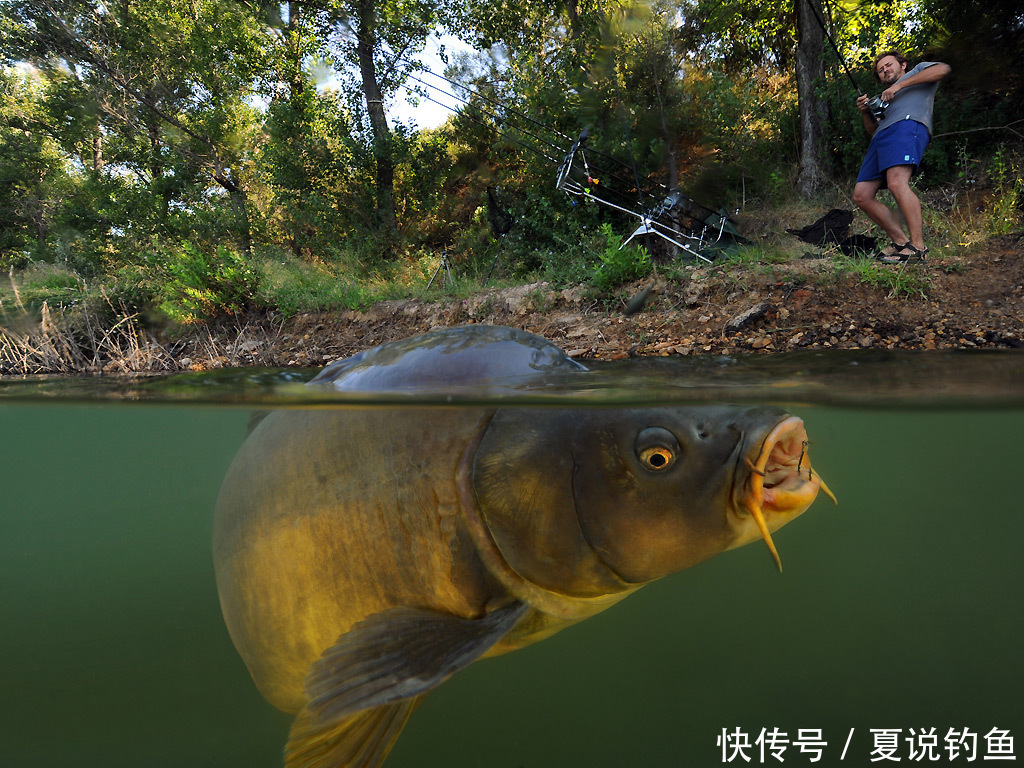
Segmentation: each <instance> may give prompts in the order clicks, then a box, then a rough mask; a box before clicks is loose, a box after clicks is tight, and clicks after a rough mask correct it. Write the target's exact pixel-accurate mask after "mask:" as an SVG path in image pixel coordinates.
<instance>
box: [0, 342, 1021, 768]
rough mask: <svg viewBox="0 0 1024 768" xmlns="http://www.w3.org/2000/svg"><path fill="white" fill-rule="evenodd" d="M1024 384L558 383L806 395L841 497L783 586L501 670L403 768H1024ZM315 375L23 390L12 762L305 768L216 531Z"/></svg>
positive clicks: (768, 379)
mask: <svg viewBox="0 0 1024 768" xmlns="http://www.w3.org/2000/svg"><path fill="white" fill-rule="evenodd" d="M1022 372H1024V358H1022V357H1020V356H1018V355H1014V354H1009V355H977V356H970V355H960V356H945V357H942V356H939V355H937V354H936V355H933V356H931V357H930V358H929V357H928V356H920V355H908V356H888V357H879V356H835V357H831V358H828V357H826V358H825V359H821V358H788V359H787V358H785V357H779V358H762V359H761V361H757V360H742V359H740V360H731V361H722V360H718V361H703V362H698V363H696V364H693V363H691V364H689V365H686V366H676V367H667V366H664V365H661V364H655V363H645V364H643V365H641V366H633V367H631V368H629V369H621V368H616V369H612V370H611V371H610V372H609V373H608V374H607V376H606V377H605V378H603V379H602V380H601V381H602V383H601V385H600V386H595V387H593V389H592V390H591V391H579V390H572V391H566V390H561V389H557V388H556V389H555V390H554V391H553V392H551V393H545V396H546V397H548V398H549V400H550V399H553V400H557V401H558V402H563V403H565V402H586V403H588V404H593V405H595V407H606V406H610V405H612V404H614V403H618V402H623V401H625V400H630V401H631V402H632V401H642V402H670V401H683V400H692V399H697V400H701V399H716V400H722V399H725V400H733V399H735V400H745V401H756V402H766V403H767V402H771V403H775V404H779V405H783V406H784V407H786V408H788V409H789V410H791V411H792V412H793V413H795V414H797V415H799V416H801V417H802V418H803V419H804V421H805V422H806V425H807V430H808V433H809V435H810V439H811V440H812V441H813V446H812V449H811V450H812V456H813V460H814V466H815V468H816V470H817V471H819V472H820V474H822V475H823V476H824V478H825V479H826V480H827V482H828V484H829V485H830V487H831V488H832V490H833V491H835V493H836V494H837V495H838V497H839V500H840V505H839V506H838V507H835V508H834V507H832V506H831V504H829V503H828V501H827V500H826V499H824V498H819V500H818V501H817V502H816V503H815V505H814V506H813V507H812V508H811V510H810V511H809V512H808V513H806V514H805V515H804V516H803V517H801V518H800V519H799V520H797V521H795V522H794V523H793V524H791V525H789V526H787V527H785V528H784V529H782V530H781V531H779V532H778V533H776V534H775V542H776V544H777V545H778V548H779V551H780V553H781V556H782V559H783V562H784V565H785V573H784V574H782V575H780V574H778V573H776V572H775V570H774V568H773V566H772V563H771V560H770V558H769V556H768V554H767V553H766V552H765V549H764V547H763V546H759V545H754V546H749V547H745V548H742V549H739V550H735V551H732V552H726V553H724V554H722V555H720V556H718V557H716V558H714V559H712V560H711V561H709V562H707V563H704V564H702V565H700V566H697V567H696V568H693V569H691V570H688V571H684V572H682V573H679V574H676V575H675V576H672V577H669V578H667V579H664V580H662V581H660V582H658V583H655V584H652V585H650V586H648V587H645V588H644V589H643V590H641V591H640V592H638V593H637V594H636V595H634V596H631V597H630V598H628V599H627V600H625V601H624V602H622V603H621V604H619V605H617V606H615V607H613V608H611V609H610V610H608V611H606V612H605V613H603V614H600V615H598V616H596V617H594V618H592V619H589V620H587V621H585V622H583V623H581V624H579V625H577V626H574V627H570V628H569V629H567V630H565V631H564V632H562V633H561V634H559V635H556V636H555V637H553V638H551V639H549V640H546V641H544V642H542V643H539V644H537V645H535V646H532V647H529V648H527V649H524V650H522V651H518V652H516V653H513V654H510V655H506V656H503V657H501V658H498V659H493V660H486V661H483V662H480V663H478V664H474V665H472V666H471V667H470V668H469V669H468V670H466V671H464V672H462V673H460V674H458V675H456V677H455V678H453V679H452V680H451V681H449V682H447V683H445V684H444V685H443V686H441V687H440V688H439V689H438V690H436V691H434V692H433V693H431V694H430V695H429V696H428V697H427V698H426V700H425V703H424V704H423V706H422V707H420V709H419V710H418V711H417V713H416V714H415V715H414V716H413V718H412V720H411V721H410V723H409V725H408V726H407V727H406V729H405V731H404V733H403V735H402V737H401V738H400V740H399V742H398V745H397V747H396V748H395V750H394V752H393V753H392V755H391V757H390V758H389V760H388V762H387V766H388V768H401V767H402V766H450V767H453V768H454V767H461V766H465V767H466V768H469V767H471V766H488V767H491V766H493V767H495V768H506V767H507V768H518V767H519V766H530V767H533V766H536V767H541V766H552V767H554V766H609V767H611V766H617V767H618V766H622V767H625V766H713V765H722V764H726V762H727V760H728V758H730V757H732V758H733V759H732V762H733V763H734V764H747V763H744V762H743V760H742V759H741V758H739V757H738V755H736V754H735V751H736V750H735V747H737V746H738V745H739V744H740V743H741V742H742V740H743V738H744V737H746V738H748V739H749V742H750V747H749V748H748V749H746V750H745V753H746V755H747V756H748V757H750V758H751V761H750V763H749V764H753V765H757V764H772V765H775V764H778V761H777V760H775V759H773V758H772V757H771V756H770V754H767V753H766V754H765V756H764V758H763V759H762V757H761V754H760V746H759V745H758V744H757V743H756V741H757V739H758V735H759V734H760V733H761V730H762V729H767V730H768V731H771V729H773V728H778V729H779V733H780V736H781V735H783V734H784V735H785V737H786V738H788V740H789V741H790V742H793V741H797V740H798V737H800V736H801V735H802V736H804V737H805V738H804V739H803V740H804V741H808V742H809V741H812V740H813V739H811V736H812V735H813V734H806V733H805V734H800V731H801V729H815V730H817V731H820V737H821V738H820V740H821V741H824V742H825V745H824V747H821V748H822V749H823V752H822V755H823V756H822V759H821V760H820V761H819V762H817V763H816V764H817V765H869V764H871V763H872V759H873V758H875V759H877V758H878V755H879V753H878V752H877V748H878V741H877V739H878V738H879V734H878V733H872V731H871V729H891V730H890V732H889V734H890V735H889V736H888V737H886V736H885V735H882V738H883V739H884V738H890V739H891V743H892V744H894V745H895V747H894V749H893V751H891V752H890V754H892V755H893V756H896V757H900V758H901V760H902V762H911V761H913V760H914V758H915V755H918V756H920V755H922V754H923V750H925V749H927V744H928V742H929V739H934V740H935V744H936V748H935V750H934V754H935V755H936V756H937V757H938V758H939V759H938V760H929V759H927V756H926V759H925V760H924V762H930V763H931V764H939V765H945V764H951V765H956V764H961V763H966V762H967V754H966V753H963V752H961V753H960V754H957V755H954V753H953V752H951V751H950V748H949V746H948V744H947V742H946V736H947V734H948V732H949V730H950V729H951V728H952V729H955V730H958V731H961V732H962V731H964V730H965V729H966V730H967V732H968V734H969V735H970V734H975V735H976V741H977V747H976V758H977V761H978V762H979V763H980V762H982V761H983V758H984V757H985V756H989V757H991V756H998V755H1000V754H1001V755H1003V756H1005V755H1006V754H1007V750H1008V749H1009V750H1010V752H1011V753H1012V754H1013V755H1014V756H1016V757H1018V758H1021V757H1022V756H1024V755H1022V752H1024V745H1022V738H1024V700H1022V696H1021V691H1022V689H1024V661H1022V653H1021V638H1022V636H1024V611H1022V608H1021V605H1022V600H1021V594H1022V588H1024V557H1022V554H1021V552H1022V548H1024V502H1022V500H1021V490H1020V484H1021V478H1022V476H1024V451H1022V449H1021V441H1022V435H1024V375H1022ZM302 378H303V376H302V375H296V374H294V373H293V374H287V373H284V372H266V373H264V374H262V375H260V376H254V375H252V374H232V375H224V374H221V375H209V376H198V377H184V378H177V379H174V380H172V381H170V382H168V381H166V380H164V381H160V382H155V381H146V382H134V383H131V384H126V383H124V382H119V383H116V384H114V385H107V384H104V383H99V384H98V383H97V382H95V381H86V382H71V383H68V382H63V383H60V382H51V381H30V382H19V381H2V382H0V424H2V429H3V438H2V440H0V765H2V766H19V767H20V766H24V767H25V768H35V767H42V766H61V767H62V768H63V767H65V766H76V767H84V766H104V767H105V768H111V767H113V766H125V767H129V766H130V767H132V768H135V767H136V766H147V767H149V768H156V767H159V766H246V768H259V767H260V766H267V768H270V767H271V766H278V765H280V761H281V758H280V755H281V750H282V747H283V744H284V742H285V739H286V736H287V733H288V728H289V724H290V718H289V717H288V716H287V715H284V714H282V713H279V712H277V711H276V710H274V709H273V708H271V707H270V706H269V705H268V704H266V703H265V702H264V701H263V699H262V698H261V697H260V695H259V693H258V692H257V691H256V689H255V687H254V686H253V684H252V681H251V679H250V678H249V675H248V673H247V671H246V669H245V667H244V666H243V664H242V662H241V660H240V659H239V657H238V655H237V653H236V652H235V649H234V648H233V646H232V644H231V641H230V639H229V637H228V635H227V632H226V630H225V628H224V624H223V620H222V618H221V614H220V609H219V606H218V601H217V592H216V586H215V583H214V576H213V565H212V561H211V549H210V526H211V515H212V510H213V506H214V502H215V500H216V497H217V491H218V488H219V485H220V481H221V479H222V477H223V475H224V473H225V470H226V469H227V467H228V464H229V463H230V461H231V459H232V456H233V455H234V453H235V451H236V450H237V449H238V447H239V446H240V445H241V443H242V441H243V439H244V437H245V434H246V424H247V421H248V418H249V414H250V412H251V410H252V409H253V408H254V407H257V406H266V405H267V404H277V405H286V406H294V405H296V404H298V403H299V401H300V399H301V398H302V397H303V394H302V393H301V392H298V391H297V390H298V389H299V387H300V385H299V384H296V383H294V381H293V382H292V383H291V384H288V381H289V379H292V380H295V381H297V380H301V379H302ZM624 379H625V383H622V382H623V380H624ZM465 394H466V393H460V395H459V397H456V398H455V400H456V402H458V401H459V398H460V397H462V396H465ZM495 397H503V398H508V397H512V395H509V394H508V393H501V394H500V395H495ZM320 404H321V405H322V406H327V405H330V406H331V407H344V403H340V402H332V403H320ZM360 404H361V405H365V404H366V403H364V402H361V403H360ZM400 413H401V411H400V409H399V410H398V411H397V415H396V420H395V428H396V429H400V428H401V418H400ZM851 729H853V730H852V736H851ZM912 729H913V730H912ZM931 729H934V731H932V730H931ZM993 729H1000V730H997V731H993ZM723 730H725V731H726V732H727V736H728V738H727V740H726V741H725V744H724V749H725V752H724V753H723V745H722V743H721V742H720V741H719V739H720V737H721V736H722V734H723ZM893 731H898V733H896V734H895V735H893ZM1002 731H1005V732H1008V735H1007V737H1005V738H1002V740H1000V739H1001V732H1002ZM1006 738H1013V739H1015V741H1014V742H1012V743H1009V742H1007V741H1006ZM848 739H849V744H848V745H847V740H848ZM780 743H781V742H780ZM844 749H845V750H846V758H845V760H842V761H841V760H840V756H841V754H842V753H843V751H844ZM968 751H969V750H968ZM781 754H782V757H783V758H784V764H786V765H810V764H812V761H811V758H812V757H813V756H814V754H813V753H812V752H802V751H801V750H800V747H799V745H797V744H792V743H791V744H789V745H788V747H787V748H786V749H785V751H784V752H783V753H781Z"/></svg>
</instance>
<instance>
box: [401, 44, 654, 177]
mask: <svg viewBox="0 0 1024 768" xmlns="http://www.w3.org/2000/svg"><path fill="white" fill-rule="evenodd" d="M403 60H404V61H406V62H409V63H416V62H412V60H411V59H403ZM418 66H419V67H422V69H419V70H418V71H421V72H425V73H427V74H429V75H432V76H433V77H436V78H437V79H438V80H443V81H444V82H446V83H448V84H450V85H452V86H454V87H455V88H458V89H462V90H465V91H468V92H469V93H470V94H472V95H475V96H476V97H477V98H479V99H481V100H482V101H484V102H487V103H488V104H491V105H493V106H494V107H495V108H497V109H500V110H502V111H503V112H506V113H507V114H509V115H512V116H516V117H521V118H522V119H523V120H526V121H527V122H529V123H532V124H533V125H536V126H537V127H539V128H542V129H543V130H545V131H547V132H549V133H552V134H554V135H555V136H558V137H559V138H561V139H565V140H566V141H569V142H575V141H576V140H575V139H573V138H572V137H571V136H569V135H567V134H565V133H562V132H561V131H559V130H558V129H556V128H552V127H551V126H549V125H546V124H545V123H542V122H540V121H538V120H536V119H534V118H532V117H530V116H529V115H527V114H525V113H523V112H519V111H518V110H515V109H512V108H511V107H509V106H507V105H505V104H502V103H501V102H500V101H497V100H496V99H493V98H490V97H488V96H486V95H484V94H483V93H482V92H481V91H480V90H478V89H475V88H471V87H470V86H468V85H464V84H462V83H459V82H457V81H455V80H452V79H451V78H449V77H445V76H444V75H441V74H438V73H437V72H435V71H434V70H432V69H431V68H430V67H427V66H426V65H423V64H418ZM408 76H409V77H410V78H412V79H414V80H416V81H417V82H418V83H421V84H423V85H425V86H427V87H428V88H433V89H435V90H437V91H438V92H440V93H444V94H445V95H450V96H452V97H453V98H455V99H458V100H460V101H462V102H463V103H464V104H469V100H468V99H463V98H461V97H459V96H456V95H455V94H454V93H449V92H448V91H445V90H444V89H443V88H441V87H440V86H437V85H434V84H433V83H427V82H425V81H423V80H422V79H420V78H418V77H416V76H415V75H413V74H411V73H409V74H408ZM620 98H621V97H620ZM435 103H436V102H435ZM442 106H445V107H447V108H449V109H450V107H448V106H447V105H442ZM452 111H454V110H452ZM517 130H519V131H521V132H522V133H524V134H526V135H528V136H530V137H531V138H534V139H536V140H537V141H540V142H541V143H544V144H547V145H548V146H550V147H552V148H554V149H557V150H559V151H560V152H561V151H564V150H563V148H562V147H560V146H558V145H557V144H554V143H552V142H550V141H547V140H546V139H542V138H540V137H538V136H535V135H534V134H531V133H530V132H528V131H526V130H524V129H522V128H518V127H517ZM588 152H590V154H591V155H593V156H596V157H602V158H604V159H606V160H610V161H612V162H613V163H616V164H618V165H620V166H622V167H623V168H625V169H627V170H629V171H632V172H633V174H634V176H636V168H635V166H630V165H629V164H628V163H625V162H623V161H622V160H620V159H618V158H617V157H614V156H613V155H609V154H607V153H605V152H602V151H600V150H598V149H594V148H589V149H588ZM595 168H597V166H595ZM598 170H599V171H600V175H601V176H605V177H607V178H611V179H614V180H615V181H618V182H619V183H620V184H622V185H623V186H626V187H629V186H630V183H629V182H628V181H626V179H624V178H622V177H621V176H619V175H617V174H615V173H614V172H612V171H610V170H608V169H606V168H599V169H598ZM654 183H655V184H656V185H657V186H660V187H661V188H662V189H663V190H664V191H666V192H667V191H670V190H669V189H668V187H666V186H665V185H663V184H658V183H656V182H654ZM635 186H636V189H637V192H638V194H648V195H650V194H651V193H649V192H644V190H643V188H642V186H641V185H640V184H639V182H637V183H636V184H635ZM619 194H621V195H623V196H624V197H628V195H626V194H625V193H621V192H620V193H619ZM652 196H653V195H652Z"/></svg>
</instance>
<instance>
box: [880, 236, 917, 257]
mask: <svg viewBox="0 0 1024 768" xmlns="http://www.w3.org/2000/svg"><path fill="white" fill-rule="evenodd" d="M908 245H910V241H909V240H907V242H905V243H904V244H903V245H900V244H899V243H897V242H896V241H895V240H893V241H892V242H891V243H889V244H888V245H887V246H885V248H883V249H882V250H880V251H878V252H877V253H875V259H876V260H877V261H885V260H887V259H890V258H892V257H893V256H895V255H896V254H897V253H899V252H900V251H902V250H903V249H904V248H906V247H907V246H908Z"/></svg>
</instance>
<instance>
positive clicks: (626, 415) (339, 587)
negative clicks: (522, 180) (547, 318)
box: [213, 326, 820, 767]
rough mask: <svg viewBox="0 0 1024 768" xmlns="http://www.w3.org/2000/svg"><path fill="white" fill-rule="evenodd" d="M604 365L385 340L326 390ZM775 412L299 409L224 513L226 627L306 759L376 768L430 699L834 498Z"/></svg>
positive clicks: (233, 485) (517, 341) (256, 434)
mask: <svg viewBox="0 0 1024 768" xmlns="http://www.w3.org/2000/svg"><path fill="white" fill-rule="evenodd" d="M566 373H568V374H570V375H586V369H585V368H584V367H583V366H581V365H579V364H578V363H576V362H574V361H573V360H571V359H570V358H568V357H567V356H566V355H564V353H562V352H561V350H559V349H558V348H557V347H556V346H555V345H553V344H550V343H549V342H547V341H545V340H543V339H540V338H539V337H536V336H532V335H530V334H526V333H524V332H522V331H516V330H513V329H507V328H488V327H480V326H470V327H467V328H462V329H449V330H446V331H442V332H438V333H434V334H427V335H426V336H422V337H416V338H414V339H410V340H406V341H403V342H397V343H396V344H392V345H383V346H381V347H377V348H375V349H373V350H369V351H367V352H365V353H360V354H359V355H357V356H355V357H354V358H350V359H349V360H347V361H341V362H339V363H336V364H334V365H332V366H329V367H328V368H327V369H325V370H324V371H323V372H322V373H321V374H320V376H318V377H317V378H316V379H314V381H313V382H311V384H312V385H313V386H328V385H329V386H333V387H336V388H339V389H347V390H352V391H367V390H374V391H376V390H379V389H381V388H386V389H388V390H391V391H408V390H409V389H416V388H420V387H422V386H424V385H425V384H426V385H429V386H434V387H437V386H472V385H473V384H475V383H480V382H486V383H487V384H488V385H490V384H495V383H497V384H499V385H500V384H501V383H502V382H503V381H506V380H510V379H514V380H517V381H521V380H525V379H528V380H531V381H533V382H535V383H536V384H537V385H538V386H540V385H542V384H543V382H544V380H545V377H547V376H552V375H562V374H566ZM805 449H806V434H805V433H804V431H803V425H802V422H800V420H799V419H798V418H796V417H793V416H790V415H788V414H787V413H785V412H784V411H781V410H779V409H776V408H765V407H748V406H724V405H711V406H689V407H665V408H607V409H605V408H542V407H533V408H530V407H500V408H494V407H482V406H465V407H457V408H445V407H423V406H407V407H406V406H403V407H396V408H387V407H380V408H376V407H372V408H366V407H364V408H358V409H342V408H336V409H325V410H302V409H296V410H281V411H276V412H273V413H271V414H270V415H269V416H268V417H267V418H265V419H263V420H262V421H261V422H260V423H259V424H258V425H257V426H256V427H255V429H254V430H253V431H252V433H251V434H250V435H249V437H248V439H247V440H246V442H245V444H244V445H243V446H242V448H241V449H240V451H239V453H238V455H237V456H236V457H235V460H234V462H233V463H232V466H231V468H230V470H229V471H228V474H227V476H226V477H225V480H224V483H223V486H222V489H221V494H220V497H219V499H218V503H217V510H216V514H215V520H214V542H213V548H214V559H215V566H216V573H217V584H218V591H219V593H220V598H221V606H222V609H223V613H224V618H225V622H226V624H227V626H228V630H229V632H230V634H231V637H232V640H233V641H234V643H235V646H236V648H237V649H238V651H239V654H240V655H241V656H242V659H243V660H244V661H245V663H246V665H247V666H248V668H249V670H250V672H251V674H252V676H253V679H254V681H255V682H256V685H257V687H258V688H259V689H260V691H261V692H262V694H263V695H264V696H265V697H266V698H267V700H268V701H270V702H271V703H272V704H274V705H275V706H277V707H279V708H281V709H283V710H285V711H288V712H292V713H295V714H296V720H295V723H294V725H293V728H292V732H291V735H290V739H289V743H288V746H287V749H286V764H287V765H294V766H298V765H303V766H324V767H326V766H346V765H352V766H355V765H359V766H373V765H379V764H380V763H381V762H383V760H384V758H385V757H386V755H387V752H388V750H389V749H390V748H391V745H392V744H393V743H394V740H395V739H396V738H397V736H398V734H399V732H400V731H401V728H402V726H403V725H404V723H405V721H406V719H407V718H408V717H409V716H410V715H411V713H412V711H413V710H414V709H415V707H416V705H417V703H418V702H419V700H420V699H421V698H422V696H424V695H425V694H426V693H427V692H428V691H429V690H431V689H432V688H433V687H436V686H437V685H439V684H440V683H442V682H443V681H444V680H445V679H447V678H448V677H449V676H451V675H452V674H453V673H455V672H456V671H458V670H459V669H462V668H464V667H465V666H467V665H468V664H470V663H472V662H473V661H475V660H476V659H478V658H480V657H482V656H485V655H487V656H493V655H497V654H500V653H503V652H506V651H509V650H513V649H515V648H519V647H522V646H524V645H527V644H529V643H531V642H536V641H537V640H540V639H543V638H544V637H547V636H549V635H550V634H552V633H553V632H556V631H558V630H559V629H561V628H563V627H565V626H567V625H569V624H571V623H573V622H576V621H579V620H581V619H584V618H586V617H588V616H590V615H593V614H594V613H596V612H598V611H601V610H603V609H605V608H607V607H608V606H610V605H612V604H613V603H615V602H617V601H618V600H620V599H622V598H623V597H625V596H626V595H628V594H630V593H631V592H632V591H634V590H636V589H637V588H639V587H640V586H642V585H643V584H645V583H648V582H650V581H652V580H654V579H657V578H660V577H662V576H665V575H667V574H670V573H673V572H675V571H678V570H682V569H685V568H688V567H690V566H692V565H694V564H696V563H698V562H700V561H702V560H705V559H707V558H709V557H712V556H714V555H715V554H717V553H719V552H722V551H724V550H726V549H730V548H732V547H735V546H739V545H741V544H744V543H747V542H749V541H754V540H757V539H760V538H764V539H765V540H766V541H768V542H769V543H770V541H771V537H770V533H771V531H773V530H775V529H777V528H778V527H780V526H781V525H784V524H785V523H786V522H788V521H789V520H791V519H792V518H793V517H796V516H797V515H799V514H801V513H802V512H803V511H804V510H805V509H807V507H808V506H809V505H810V504H811V502H812V501H813V500H814V498H815V495H816V494H817V491H818V489H819V487H820V484H819V481H818V479H817V478H816V476H815V475H814V473H813V471H812V470H811V468H810V464H809V459H808V457H807V452H806V450H805Z"/></svg>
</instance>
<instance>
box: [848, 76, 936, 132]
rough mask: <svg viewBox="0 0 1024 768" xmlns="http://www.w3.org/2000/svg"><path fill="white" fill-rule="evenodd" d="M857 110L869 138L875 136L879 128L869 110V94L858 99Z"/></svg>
mask: <svg viewBox="0 0 1024 768" xmlns="http://www.w3.org/2000/svg"><path fill="white" fill-rule="evenodd" d="M929 69H930V67H929ZM857 109H859V110H860V116H861V119H862V120H863V121H864V130H865V131H867V132H868V135H869V136H874V134H875V128H877V127H878V121H877V120H875V116H874V115H872V114H871V110H869V109H868V96H867V94H864V93H862V94H861V95H860V96H858V97H857Z"/></svg>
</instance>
